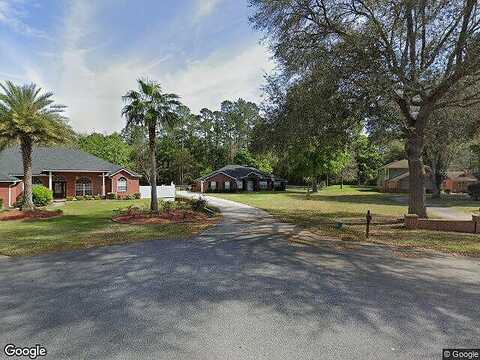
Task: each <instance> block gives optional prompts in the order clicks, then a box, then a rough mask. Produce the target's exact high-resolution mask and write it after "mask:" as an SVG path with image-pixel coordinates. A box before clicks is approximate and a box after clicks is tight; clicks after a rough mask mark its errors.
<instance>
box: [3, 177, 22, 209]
mask: <svg viewBox="0 0 480 360" xmlns="http://www.w3.org/2000/svg"><path fill="white" fill-rule="evenodd" d="M10 185H12V184H11V183H0V198H1V199H2V200H3V207H4V208H7V207H8V191H9V186H10ZM10 193H11V201H12V205H13V204H14V203H15V202H16V201H17V198H18V197H19V196H20V195H22V193H23V183H21V182H19V183H17V184H16V185H15V186H12V188H11V189H10Z"/></svg>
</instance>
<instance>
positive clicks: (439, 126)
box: [425, 109, 478, 198]
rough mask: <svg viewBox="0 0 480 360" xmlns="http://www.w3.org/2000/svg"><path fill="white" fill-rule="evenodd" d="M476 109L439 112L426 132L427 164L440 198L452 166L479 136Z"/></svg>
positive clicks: (436, 112) (435, 190) (432, 118)
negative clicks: (474, 138)
mask: <svg viewBox="0 0 480 360" xmlns="http://www.w3.org/2000/svg"><path fill="white" fill-rule="evenodd" d="M474 110H476V111H470V110H469V109H468V110H467V109H464V110H460V111H458V110H457V111H452V110H451V109H442V110H437V111H435V112H434V113H433V115H432V117H431V119H430V121H429V124H428V126H427V128H426V129H425V162H426V163H427V165H429V166H430V169H431V171H432V176H433V180H434V181H433V182H434V192H433V196H434V197H436V198H439V197H440V191H441V186H442V182H443V181H444V180H445V179H446V177H447V171H448V169H449V167H450V165H452V163H453V162H454V160H455V159H457V158H458V156H459V155H460V154H461V153H462V152H465V151H468V146H469V144H470V142H471V140H472V139H473V137H474V136H475V135H477V133H478V131H477V126H476V125H477V124H476V122H477V121H478V120H477V119H476V117H477V113H478V109H474Z"/></svg>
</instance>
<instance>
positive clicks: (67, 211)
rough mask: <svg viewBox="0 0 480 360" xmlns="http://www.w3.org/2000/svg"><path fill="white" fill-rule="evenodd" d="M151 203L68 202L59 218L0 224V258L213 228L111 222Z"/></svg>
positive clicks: (183, 234)
mask: <svg viewBox="0 0 480 360" xmlns="http://www.w3.org/2000/svg"><path fill="white" fill-rule="evenodd" d="M147 202H148V200H135V201H108V200H95V201H78V202H67V203H66V205H65V206H64V207H62V208H61V209H62V210H63V211H64V215H63V216H62V217H59V218H53V219H45V220H34V221H21V220H18V221H4V222H0V254H2V255H8V256H25V255H36V254H41V253H45V252H51V251H61V250H73V249H84V248H91V247H96V246H103V245H110V244H120V243H128V242H133V241H141V240H152V239H155V240H158V239H169V240H170V239H183V238H189V237H191V236H192V235H194V234H197V233H198V232H200V231H202V230H204V229H205V228H207V227H208V226H209V224H166V225H126V224H118V223H114V222H113V221H111V218H112V215H113V211H114V210H117V209H120V208H125V207H127V206H130V205H134V204H136V205H144V206H147Z"/></svg>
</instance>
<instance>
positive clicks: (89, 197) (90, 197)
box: [85, 195, 93, 200]
mask: <svg viewBox="0 0 480 360" xmlns="http://www.w3.org/2000/svg"><path fill="white" fill-rule="evenodd" d="M85 200H93V196H92V195H85Z"/></svg>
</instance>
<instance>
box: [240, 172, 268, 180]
mask: <svg viewBox="0 0 480 360" xmlns="http://www.w3.org/2000/svg"><path fill="white" fill-rule="evenodd" d="M251 174H253V175H255V176H257V177H259V178H262V179H267V180H268V177H267V178H266V177H265V176H264V175H262V174H260V173H257V172H255V171H251V172H249V173H248V174H247V175H245V176H242V177H241V178H240V179H245V178H247V177H249V176H250V175H251Z"/></svg>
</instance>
